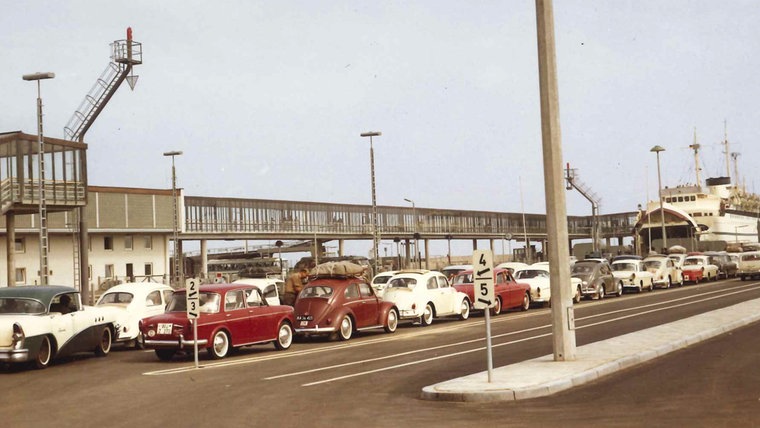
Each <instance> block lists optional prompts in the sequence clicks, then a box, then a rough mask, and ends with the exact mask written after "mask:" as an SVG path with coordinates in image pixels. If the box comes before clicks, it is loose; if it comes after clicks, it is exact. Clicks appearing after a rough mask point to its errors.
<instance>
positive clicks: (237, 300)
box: [224, 290, 245, 311]
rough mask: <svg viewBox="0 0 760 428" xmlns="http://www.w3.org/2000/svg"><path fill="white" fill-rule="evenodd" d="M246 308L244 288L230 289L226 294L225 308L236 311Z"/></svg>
mask: <svg viewBox="0 0 760 428" xmlns="http://www.w3.org/2000/svg"><path fill="white" fill-rule="evenodd" d="M243 308H245V293H244V292H243V290H232V291H228V292H227V294H226V295H225V296H224V310H225V311H234V310H236V309H243Z"/></svg>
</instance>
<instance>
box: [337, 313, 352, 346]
mask: <svg viewBox="0 0 760 428" xmlns="http://www.w3.org/2000/svg"><path fill="white" fill-rule="evenodd" d="M353 333H354V323H353V322H352V321H351V317H350V316H348V315H346V316H344V317H343V319H342V320H340V324H339V325H338V338H339V339H340V340H348V339H350V338H351V335H352V334H353Z"/></svg>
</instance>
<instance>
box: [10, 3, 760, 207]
mask: <svg viewBox="0 0 760 428" xmlns="http://www.w3.org/2000/svg"><path fill="white" fill-rule="evenodd" d="M0 10H2V13H0V28H1V29H2V30H0V37H1V39H0V64H2V67H0V112H1V114H0V132H7V131H17V130H22V131H24V132H26V133H29V134H34V133H35V132H36V120H37V119H36V96H37V89H36V85H35V84H33V83H31V82H26V81H23V80H22V79H21V76H22V75H23V74H28V73H33V72H38V71H39V72H47V71H50V72H54V73H55V74H56V77H55V79H53V80H46V81H43V82H42V99H43V103H44V115H45V116H44V126H45V135H47V136H50V137H57V138H63V136H64V134H63V127H64V126H65V125H66V123H67V122H68V121H69V119H70V118H71V117H72V115H73V114H74V111H75V110H76V109H77V107H78V106H79V105H80V103H81V102H82V100H83V99H84V97H85V95H86V94H87V93H88V92H89V90H90V88H91V87H92V86H93V85H94V84H95V82H96V79H97V78H98V77H99V76H100V75H101V73H102V72H103V70H105V69H106V67H107V66H108V63H109V55H110V48H109V44H110V43H111V42H113V41H114V40H118V39H124V38H125V37H126V36H125V34H126V28H127V27H132V29H133V37H134V40H136V41H138V42H141V43H142V44H143V64H141V65H138V66H136V67H135V70H134V74H136V75H138V76H139V79H138V82H137V86H136V87H135V90H134V91H130V89H129V87H128V86H127V85H126V84H125V85H122V87H121V88H120V89H119V91H118V92H117V93H116V95H115V96H114V97H113V99H112V100H111V101H110V102H109V104H108V105H107V106H106V108H105V110H104V111H103V113H102V114H101V115H100V117H98V118H97V120H96V121H95V123H94V124H93V126H92V128H91V129H90V130H89V132H88V133H87V135H86V137H85V142H86V143H87V144H88V145H89V149H88V166H89V181H90V184H91V185H96V186H124V187H146V188H158V189H167V188H171V160H170V159H169V158H166V157H164V156H163V155H162V154H163V152H166V151H170V150H181V151H183V152H184V154H183V155H182V156H180V157H178V158H177V159H176V165H177V175H178V178H177V180H178V186H179V187H182V188H183V189H185V193H186V194H187V195H193V196H221V197H239V198H262V199H282V200H297V201H316V202H333V203H360V204H371V192H370V190H371V182H370V173H369V171H370V168H369V167H370V165H369V163H370V162H369V141H367V139H366V138H362V137H360V135H359V134H360V133H362V132H367V131H380V132H382V136H380V137H376V138H374V139H373V142H374V152H375V175H376V189H377V203H378V205H389V206H408V205H409V204H408V203H407V202H405V201H404V199H405V198H408V199H411V200H414V201H415V203H416V206H417V207H424V208H452V209H468V210H484V211H497V212H521V211H525V212H527V213H539V214H543V213H545V211H546V210H545V196H544V181H543V160H542V147H541V123H540V105H539V87H538V59H537V46H536V13H535V3H534V2H532V1H516V0H511V1H506V0H501V1H478V2H461V1H441V0H438V1H433V0H429V1H421V0H408V1H362V0H358V1H356V0H354V1H342V0H334V1H326V0H312V1H277V2H273V1H258V0H251V1H215V2H209V1H193V0H184V1H174V0H171V1H143V0H133V1H129V2H124V1H119V2H115V1H107V0H106V1H83V0H74V1H65V2H61V1H40V0H29V1H24V2H18V1H9V0H0ZM554 18H555V37H556V47H557V73H558V87H559V109H560V127H561V138H562V155H563V158H564V160H565V162H566V163H569V164H570V166H571V168H576V169H577V170H576V173H577V176H578V179H579V180H580V181H581V182H583V183H584V184H585V185H586V186H587V187H589V188H590V189H591V190H592V191H593V192H594V193H595V194H596V195H597V196H598V197H599V198H600V200H601V203H600V212H601V213H603V214H604V213H618V212H626V211H633V210H635V209H636V207H637V205H638V204H645V203H646V201H647V200H652V199H656V195H657V164H656V157H655V154H654V153H651V152H650V149H651V148H652V147H653V146H655V145H660V146H662V147H664V148H665V149H666V151H665V152H662V153H661V155H660V156H661V158H660V159H661V173H662V183H663V186H665V185H668V186H675V185H680V184H687V183H693V182H694V181H695V162H694V158H693V153H692V152H691V150H690V149H689V145H690V144H693V143H694V138H695V130H696V140H697V142H698V143H699V144H701V145H702V150H701V152H700V164H701V168H702V176H703V179H704V177H711V176H724V175H726V163H725V157H724V155H723V154H722V152H723V151H724V146H723V145H721V144H720V143H721V142H722V141H723V140H724V135H727V136H728V141H729V143H730V146H729V147H730V149H729V150H730V152H738V153H740V155H739V158H738V169H739V174H740V181H741V182H743V183H746V186H747V188H748V189H749V190H753V191H760V188H758V186H760V182H758V181H757V180H758V177H757V176H756V175H754V167H753V165H757V164H758V163H759V162H760V159H759V158H760V151H758V150H757V149H756V148H755V147H756V143H757V141H758V140H759V139H760V138H759V137H760V135H758V134H760V128H758V127H757V126H756V124H758V123H760V117H759V116H760V109H758V108H757V107H756V103H757V100H760V85H758V77H756V76H757V70H760V55H758V54H757V49H758V45H757V40H760V26H758V25H757V24H756V23H757V22H759V21H760V3H759V2H756V1H741V0H734V1H730V2H715V1H714V0H669V1H667V2H663V1H660V0H636V1H632V0H631V1H623V0H596V1H595V0H584V1H580V0H577V1H573V0H568V1H555V2H554ZM731 173H732V174H733V164H732V166H731ZM567 213H568V214H569V215H590V214H591V205H590V203H589V202H588V201H586V199H585V198H583V197H582V196H581V195H580V194H579V193H578V192H577V191H570V192H568V193H567Z"/></svg>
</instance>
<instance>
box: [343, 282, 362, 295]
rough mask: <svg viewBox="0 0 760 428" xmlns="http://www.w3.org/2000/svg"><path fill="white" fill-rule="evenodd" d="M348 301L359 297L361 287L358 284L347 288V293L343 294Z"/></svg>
mask: <svg viewBox="0 0 760 428" xmlns="http://www.w3.org/2000/svg"><path fill="white" fill-rule="evenodd" d="M343 295H344V296H345V297H346V299H356V298H358V297H359V287H358V286H357V285H356V284H351V285H349V286H348V287H346V291H344V292H343Z"/></svg>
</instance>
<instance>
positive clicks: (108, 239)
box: [103, 236, 113, 250]
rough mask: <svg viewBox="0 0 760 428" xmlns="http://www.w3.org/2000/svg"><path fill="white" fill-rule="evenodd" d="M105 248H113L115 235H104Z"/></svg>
mask: <svg viewBox="0 0 760 428" xmlns="http://www.w3.org/2000/svg"><path fill="white" fill-rule="evenodd" d="M103 249H104V250H113V236H104V237H103Z"/></svg>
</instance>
